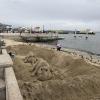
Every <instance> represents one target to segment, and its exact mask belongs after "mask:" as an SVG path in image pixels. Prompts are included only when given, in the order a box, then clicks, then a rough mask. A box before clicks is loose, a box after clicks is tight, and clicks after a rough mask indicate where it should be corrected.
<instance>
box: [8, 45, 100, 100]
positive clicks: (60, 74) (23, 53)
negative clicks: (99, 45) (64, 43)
mask: <svg viewBox="0 0 100 100" xmlns="http://www.w3.org/2000/svg"><path fill="white" fill-rule="evenodd" d="M7 49H8V51H9V50H12V51H13V52H15V53H16V58H15V59H14V66H13V67H14V70H15V74H16V77H17V80H18V83H19V86H20V89H21V93H22V95H23V97H24V100H100V67H99V66H98V67H97V66H93V65H90V64H88V63H86V62H85V61H84V60H82V59H75V58H73V57H71V56H68V55H67V54H66V55H65V54H63V53H61V52H57V51H55V50H50V49H47V48H42V47H37V46H28V45H27V46H26V45H18V46H12V47H8V48H7ZM30 52H31V53H30Z"/></svg>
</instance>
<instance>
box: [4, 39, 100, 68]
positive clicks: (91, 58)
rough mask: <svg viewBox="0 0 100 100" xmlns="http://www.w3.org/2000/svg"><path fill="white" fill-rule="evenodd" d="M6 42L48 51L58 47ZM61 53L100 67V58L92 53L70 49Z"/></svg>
mask: <svg viewBox="0 0 100 100" xmlns="http://www.w3.org/2000/svg"><path fill="white" fill-rule="evenodd" d="M4 41H5V42H6V46H13V45H35V46H39V47H45V48H47V49H54V50H56V46H54V45H49V44H43V43H25V42H18V41H15V40H11V39H4ZM60 52H61V53H66V54H69V55H70V56H73V57H78V58H80V59H83V60H85V61H86V62H87V63H90V64H92V65H95V66H100V56H98V55H96V54H94V53H91V52H86V51H83V50H76V49H70V48H62V49H61V51H60Z"/></svg>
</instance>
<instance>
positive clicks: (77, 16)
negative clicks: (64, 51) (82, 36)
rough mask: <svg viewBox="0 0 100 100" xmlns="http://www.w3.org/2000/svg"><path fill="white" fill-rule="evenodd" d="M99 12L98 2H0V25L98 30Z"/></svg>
mask: <svg viewBox="0 0 100 100" xmlns="http://www.w3.org/2000/svg"><path fill="white" fill-rule="evenodd" d="M99 10H100V0H0V21H2V22H6V23H15V24H34V23H35V24H36V23H37V24H46V25H47V24H48V23H50V24H53V25H54V26H55V27H56V25H57V27H58V26H60V27H61V26H62V28H63V27H65V28H67V27H68V28H69V27H73V28H75V27H76V28H77V27H80V28H81V27H83V26H84V27H89V28H93V29H94V30H95V29H96V30H98V29H99V27H100V13H99ZM58 24H59V25H58Z"/></svg>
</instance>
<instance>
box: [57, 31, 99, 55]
mask: <svg viewBox="0 0 100 100" xmlns="http://www.w3.org/2000/svg"><path fill="white" fill-rule="evenodd" d="M59 36H60V37H63V38H64V39H63V40H59V41H58V43H60V44H61V45H62V47H64V48H70V49H76V50H81V51H86V52H91V53H94V54H98V55H100V33H96V34H95V35H88V39H86V36H87V35H84V34H83V35H80V34H79V35H76V38H75V37H74V34H60V35H59Z"/></svg>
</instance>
